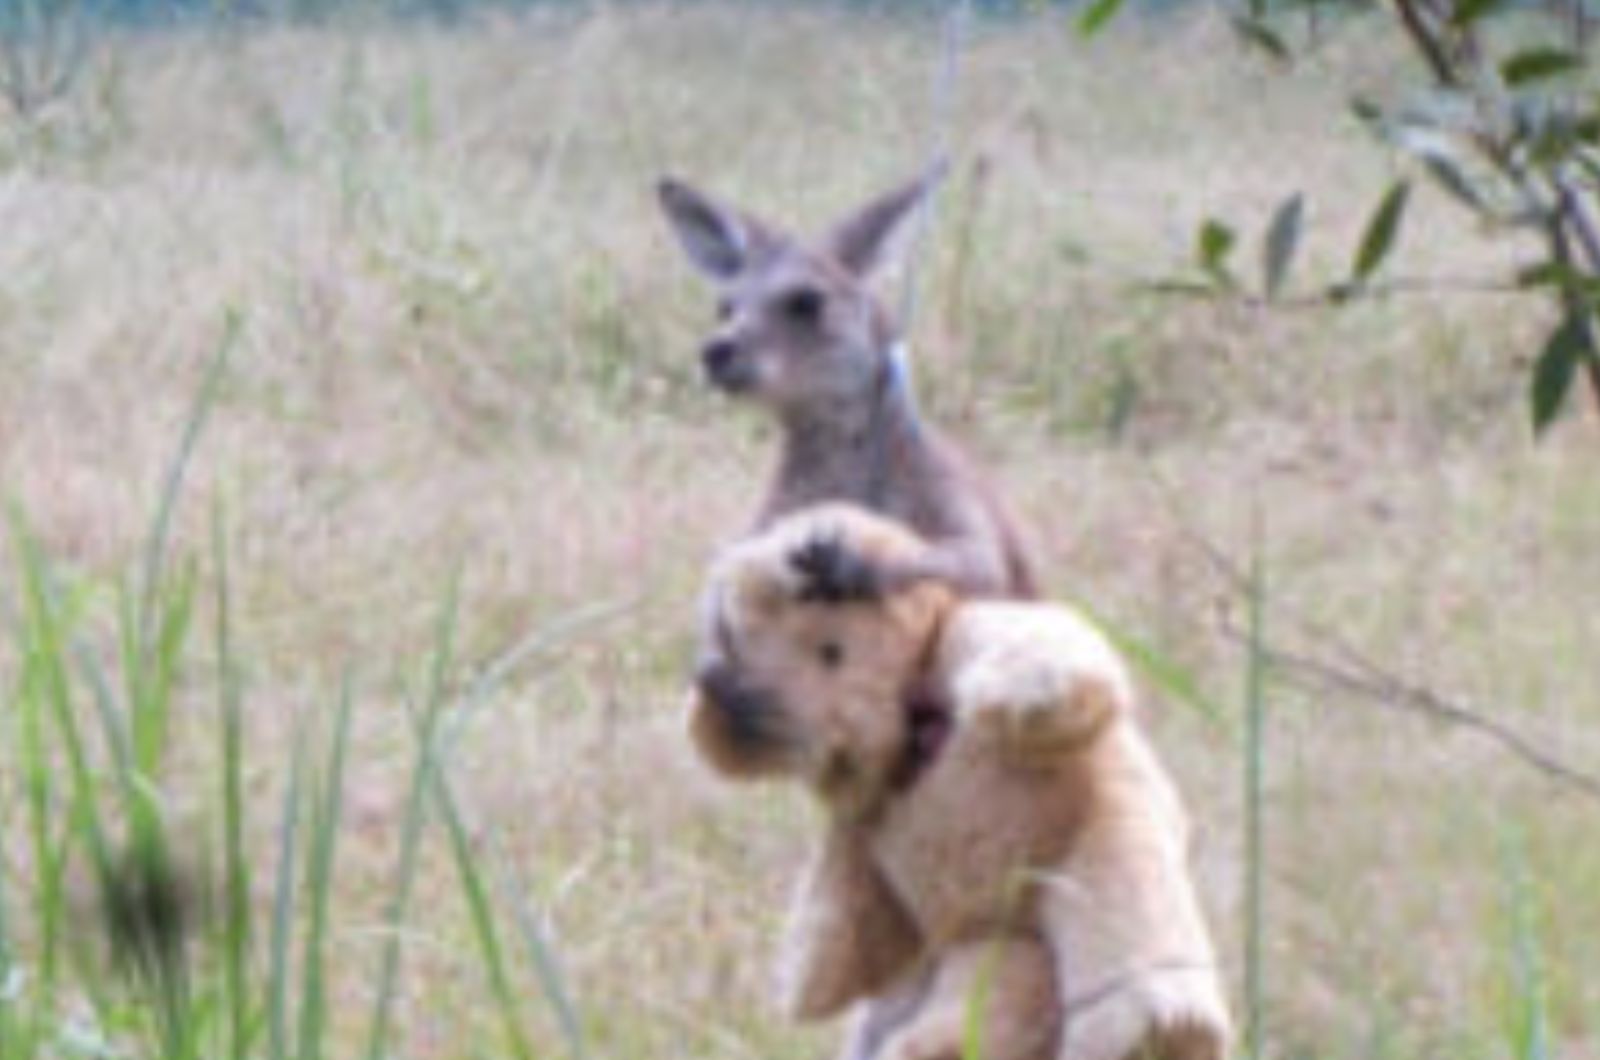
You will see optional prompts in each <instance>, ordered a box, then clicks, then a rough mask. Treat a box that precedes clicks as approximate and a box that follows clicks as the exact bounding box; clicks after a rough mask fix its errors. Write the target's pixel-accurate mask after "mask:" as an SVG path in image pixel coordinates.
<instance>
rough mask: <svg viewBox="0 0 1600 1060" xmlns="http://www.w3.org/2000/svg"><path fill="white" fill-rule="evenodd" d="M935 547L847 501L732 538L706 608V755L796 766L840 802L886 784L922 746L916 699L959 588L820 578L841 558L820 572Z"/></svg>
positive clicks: (702, 719)
mask: <svg viewBox="0 0 1600 1060" xmlns="http://www.w3.org/2000/svg"><path fill="white" fill-rule="evenodd" d="M924 548H926V546H925V545H924V544H923V542H922V541H921V539H919V538H917V537H916V536H915V535H914V534H912V533H911V532H910V531H908V530H905V529H903V528H901V527H899V526H898V525H897V524H894V523H891V522H888V521H887V520H884V519H881V518H878V517H876V516H873V515H870V514H868V513H866V512H864V511H862V510H860V509H857V508H854V507H850V506H846V505H836V504H830V505H824V506H821V507H817V508H811V509H807V510H805V511H804V512H800V513H797V514H795V515H792V516H790V517H788V518H786V519H784V520H781V521H779V522H778V523H776V524H775V525H773V526H772V527H771V528H770V529H768V530H767V531H766V532H764V533H762V534H761V535H759V536H757V537H754V538H751V539H749V540H746V541H742V542H740V543H738V544H735V545H734V546H732V547H731V548H730V549H729V550H728V552H727V553H726V554H724V555H723V556H722V557H721V558H720V560H719V561H718V562H717V563H716V564H715V566H714V567H713V570H712V573H711V576H710V579H709V583H708V585H707V588H706V592H705V596H704V598H703V600H702V606H701V623H700V641H701V662H700V665H699V667H698V673H697V675H696V682H695V694H694V697H693V702H692V704H691V709H690V719H689V724H690V732H691V735H692V737H693V739H694V741H695V744H696V746H697V747H698V748H699V750H700V752H701V754H702V755H704V757H705V758H706V759H707V760H708V761H709V762H710V763H711V764H712V765H713V766H715V767H716V768H718V769H720V770H721V771H723V772H725V773H728V774H730V775H733V776H762V775H786V776H791V777H794V778H796V779H799V780H801V781H803V782H805V783H808V784H809V785H811V786H812V787H813V788H814V789H815V790H816V791H817V792H818V793H819V794H820V795H821V796H822V798H823V799H824V801H826V802H828V803H829V804H830V805H832V806H834V807H836V808H849V807H850V806H853V805H854V806H863V805H867V804H870V803H871V802H872V801H873V800H874V799H875V798H877V797H879V796H880V795H881V794H882V793H883V792H885V791H886V790H887V789H888V788H889V787H890V786H891V785H892V783H893V781H894V777H895V774H896V772H897V770H898V769H900V768H901V766H902V763H903V761H904V759H905V757H906V755H907V754H908V753H909V752H910V751H911V750H912V747H911V744H912V742H913V741H914V738H915V732H914V728H915V723H916V718H915V710H914V707H913V701H914V699H915V696H916V691H917V687H918V685H919V682H920V681H921V679H922V678H923V677H924V675H925V674H926V673H927V672H928V668H929V667H930V665H931V664H932V661H933V656H934V653H935V650H936V646H937V642H938V638H939V635H940V630H941V627H942V624H943V622H944V619H945V617H946V615H947V614H948V613H949V612H950V610H951V609H952V608H953V607H954V605H955V597H954V595H953V594H952V593H951V591H950V590H949V589H948V588H946V587H944V586H943V585H941V584H938V583H936V582H932V581H928V582H922V583H917V584H912V585H907V586H900V587H897V588H895V589H894V590H893V591H892V592H888V591H884V592H878V591H871V590H868V591H864V592H855V593H845V594H843V595H842V596H841V594H839V593H837V592H835V591H833V590H831V589H827V588H823V589H821V590H819V588H818V579H817V573H818V570H819V568H821V569H831V570H832V571H833V574H831V575H826V576H824V577H823V579H822V581H823V582H825V583H830V584H833V585H837V584H838V583H839V578H838V577H836V576H835V575H837V574H838V571H839V569H840V568H841V567H842V568H850V567H863V566H864V567H865V568H867V569H870V568H871V567H872V566H874V565H877V564H887V563H893V562H896V561H899V560H903V559H906V558H907V557H908V556H912V555H915V554H916V553H917V552H918V551H919V550H922V549H924ZM845 580H847V581H848V580H849V578H848V577H846V579H845ZM870 581H871V579H870V576H869V577H867V578H866V579H865V582H867V583H870Z"/></svg>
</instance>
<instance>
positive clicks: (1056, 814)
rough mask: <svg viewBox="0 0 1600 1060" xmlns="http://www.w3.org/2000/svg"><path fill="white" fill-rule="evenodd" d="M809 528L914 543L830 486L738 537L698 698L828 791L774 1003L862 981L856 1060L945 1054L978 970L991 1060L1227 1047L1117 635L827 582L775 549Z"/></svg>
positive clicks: (752, 756) (857, 996)
mask: <svg viewBox="0 0 1600 1060" xmlns="http://www.w3.org/2000/svg"><path fill="white" fill-rule="evenodd" d="M819 534H821V535H826V536H827V537H828V538H829V539H830V540H835V541H837V542H840V543H842V544H843V545H846V546H848V547H849V548H851V549H853V550H855V551H856V552H858V553H859V554H860V555H861V556H864V557H865V558H866V559H867V560H868V561H874V560H878V559H888V560H892V561H896V562H899V561H903V560H904V559H905V558H906V556H907V554H908V553H913V552H914V551H915V550H916V549H917V548H919V547H921V546H920V543H919V542H918V540H917V539H916V538H915V537H914V536H912V535H911V534H909V532H907V531H904V530H902V529H900V528H898V527H896V526H893V525H892V524H888V523H886V522H884V521H883V520H881V519H877V518H875V517H872V516H869V515H866V514H865V513H863V512H860V511H858V510H856V509H850V508H843V507H839V506H829V507H826V508H821V509H815V510H813V511H811V512H808V513H803V514H801V515H798V516H795V517H793V518H791V519H790V520H787V521H785V522H784V523H780V524H779V525H778V526H777V527H775V528H774V529H773V530H772V531H770V532H769V533H768V534H767V535H764V536H763V537H762V538H758V539H756V540H754V541H751V542H746V543H742V544H740V545H738V546H735V547H734V549H733V550H732V551H731V552H730V554H729V556H728V557H727V558H726V559H725V560H724V561H723V563H722V564H721V565H720V566H719V568H718V571H717V572H716V573H715V574H714V575H713V580H712V590H711V592H710V593H709V594H708V607H707V630H706V640H707V643H708V645H709V650H708V656H709V657H711V658H713V659H714V660H715V662H714V663H713V665H712V668H711V669H708V670H707V671H706V672H705V673H704V674H703V675H702V680H701V689H700V695H699V697H698V699H697V701H696V703H695V706H694V708H693V711H692V713H691V729H692V732H693V733H694V735H695V738H696V741H697V743H698V744H699V746H700V748H701V750H702V752H703V753H704V754H705V755H706V757H707V758H708V759H709V760H710V761H712V762H713V763H714V764H717V765H719V767H721V768H723V769H724V770H725V771H727V772H730V773H736V774H739V775H752V774H761V773H768V774H780V775H791V776H795V777H797V778H799V779H802V780H803V781H805V782H806V783H807V784H808V785H809V786H810V787H811V788H812V789H813V791H815V792H816V793H817V795H818V797H819V798H820V799H821V801H822V803H823V805H824V807H825V808H826V810H827V812H828V822H827V828H826V831H825V835H824V839H823V842H822V844H821V845H820V847H819V850H818V853H817V855H816V856H815V857H814V859H813V862H812V865H811V867H810V870H809V872H808V874H807V875H806V877H805V879H804V880H803V882H802V884H801V886H800V888H799V890H798V891H797V893H796V896H795V899H794V902H793V905H792V907H791V916H790V927H789V931H788V936H787V938H786V940H785V944H784V954H783V958H784V959H783V969H784V979H785V982H786V993H787V994H788V1000H789V1004H790V1007H791V1008H792V1010H793V1011H795V1012H796V1013H797V1014H799V1015H802V1016H821V1015H828V1014H831V1013H833V1012H835V1011H838V1010H839V1009H840V1008H842V1007H844V1006H845V1005H848V1004H851V1003H855V1002H859V1001H862V1000H867V999H873V1000H874V1004H873V1005H872V1006H871V1007H870V1008H868V1009H867V1010H865V1011H866V1015H865V1016H864V1017H863V1018H862V1019H859V1020H858V1021H857V1025H856V1027H855V1029H854V1030H853V1032H852V1034H851V1037H850V1041H849V1043H848V1044H847V1046H846V1049H845V1052H844V1056H845V1057H846V1058H848V1060H959V1058H960V1057H961V1056H962V1055H964V1049H965V1039H966V1028H967V1026H968V1024H969V1022H970V1021H969V1020H968V1018H967V1014H968V1012H969V1007H970V998H971V996H972V995H973V994H974V992H975V991H976V992H978V993H979V994H980V995H982V996H985V997H987V999H988V1001H989V1004H987V1005H986V1006H985V1007H986V1013H985V1014H986V1020H985V1022H984V1024H983V1031H982V1038H983V1046H984V1053H983V1055H985V1056H988V1057H993V1058H996V1060H1050V1058H1057V1060H1131V1058H1134V1057H1147V1058H1149V1060H1217V1058H1220V1057H1221V1056H1222V1055H1223V1053H1224V1051H1225V1047H1226V1042H1227V1038H1228V1018H1227V1012H1226V1008H1225V1005H1224V1003H1223V1000H1222V992H1221V988H1220V984H1219V982H1218V977H1217V974H1216V969H1215V967H1214V960H1213V953H1212V947H1211V942H1210V939H1209V936H1208V934H1207V932H1206V929H1205V924H1204V921H1203V919H1202V917H1201V914H1200V911H1199V906H1198V902H1197V900H1196V897H1195V894H1194V891H1193V887H1192V884H1191V883H1190V880H1189V874H1188V866H1187V849H1188V842H1189V840H1188V824H1187V821H1186V818H1185V815H1184V812H1183V807H1182V803H1181V801H1180V799H1179V797H1178V794H1177V792H1176V790H1175V788H1174V787H1173V785H1172V783H1171V782H1170V780H1169V779H1168V777H1167V775H1166V773H1165V772H1164V770H1163V769H1162V768H1161V766H1160V763H1159V761H1158V760H1157V759H1156V757H1155V755H1154V753H1153V751H1152V750H1151V748H1150V745H1149V743H1148V741H1147V740H1146V739H1145V737H1144V735H1143V734H1142V732H1141V731H1140V729H1139V727H1138V724H1137V721H1136V720H1135V718H1134V717H1133V699H1132V693H1131V688H1130V683H1129V681H1128V678H1127V675H1126V673H1125V671H1124V668H1123V666H1122V663H1121V661H1120V659H1119V658H1118V656H1117V654H1116V653H1115V651H1114V650H1113V649H1112V648H1111V647H1110V645H1109V644H1107V643H1106V641H1105V639H1104V638H1103V637H1102V636H1101V635H1100V634H1099V633H1098V632H1097V631H1096V630H1094V628H1093V627H1092V626H1090V625H1089V624H1088V623H1087V622H1085V621H1084V620H1083V619H1081V618H1080V617H1079V616H1078V615H1077V614H1076V613H1075V612H1073V611H1071V610H1070V609H1067V608H1064V607H1056V606H1050V605H1043V604H1024V603H999V602H988V603H978V602H967V603H962V602H960V601H959V600H958V599H957V598H956V597H955V596H954V595H953V594H952V593H951V592H950V591H949V590H948V589H946V588H944V587H942V586H940V585H939V584H937V583H923V584H918V585H913V586H907V587H903V588H900V589H897V590H895V591H894V592H893V593H892V594H889V595H887V596H885V597H883V598H881V599H875V600H865V601H853V602H847V603H837V602H836V603H819V602H818V601H816V600H814V599H810V598H808V595H807V593H806V591H805V586H804V584H803V581H797V580H796V573H795V571H794V563H793V557H794V556H795V555H796V554H797V550H801V549H802V548H803V544H804V541H805V540H806V539H807V537H811V538H815V537H816V536H817V535H819ZM923 713H926V714H928V715H929V716H930V717H931V718H932V719H933V720H934V721H935V724H933V725H932V726H931V727H930V726H927V725H923V724H921V723H920V722H919V715H920V714H923ZM930 732H931V733H932V734H933V735H931V736H930V735H929V733H930Z"/></svg>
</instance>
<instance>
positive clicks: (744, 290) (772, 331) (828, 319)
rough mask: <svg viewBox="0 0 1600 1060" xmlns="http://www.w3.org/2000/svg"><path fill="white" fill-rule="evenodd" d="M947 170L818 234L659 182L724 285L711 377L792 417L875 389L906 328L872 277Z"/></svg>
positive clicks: (684, 233) (708, 269) (705, 354)
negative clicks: (804, 234) (809, 236)
mask: <svg viewBox="0 0 1600 1060" xmlns="http://www.w3.org/2000/svg"><path fill="white" fill-rule="evenodd" d="M943 174H944V166H943V165H942V164H941V165H939V166H936V167H934V168H933V169H931V170H929V171H928V172H927V173H924V174H923V175H921V176H919V177H918V178H917V179H916V180H913V181H911V182H909V183H907V184H904V185H902V186H900V187H897V188H894V189H892V190H891V191H888V192H886V193H884V194H883V195H880V196H878V197H877V198H875V199H873V200H872V201H870V202H868V203H867V204H865V205H864V206H862V207H860V208H859V209H857V210H856V211H854V212H853V213H851V214H850V215H848V216H847V217H845V218H844V219H843V220H842V221H840V222H839V223H838V224H836V225H834V226H833V227H832V228H830V229H828V230H827V231H826V232H825V233H824V234H823V235H822V236H821V237H820V238H818V239H815V240H803V239H800V238H797V237H794V236H791V235H789V234H787V233H786V232H784V231H783V230H781V229H779V228H777V227H776V226H773V225H770V224H767V223H765V222H763V221H759V220H757V219H756V218H754V217H752V216H750V215H749V214H747V213H745V212H743V211H740V210H735V209H732V208H730V207H728V206H725V205H724V204H722V203H720V202H718V201H717V200H715V199H713V198H711V197H710V196H708V195H706V194H704V193H702V192H699V191H696V190H695V189H693V188H691V187H689V186H688V185H686V184H683V183H681V182H679V181H676V180H671V179H667V180H663V181H661V183H660V184H659V186H658V189H657V190H658V193H659V195H660V198H661V205H662V208H663V209H664V210H665V211H666V214H667V219H668V220H669V221H670V222H671V224H672V228H673V230H674V232H675V233H676V234H677V237H678V241H679V242H680V243H681V244H682V245H683V249H684V252H685V253H687V254H688V256H689V260H690V261H691V262H692V263H693V264H694V265H695V267H696V268H697V269H698V270H699V271H700V272H701V273H702V274H703V275H704V276H705V277H706V278H707V279H709V280H710V281H711V282H712V283H713V284H714V285H715V286H716V289H717V296H718V297H717V324H716V327H715V328H714V329H713V330H712V332H711V334H710V336H709V337H708V338H707V339H706V341H705V344H704V345H703V346H702V347H701V351H700V355H701V359H702V361H703V362H704V366H705V371H706V377H707V378H708V379H709V380H710V382H711V383H712V384H713V385H714V386H716V387H718V388H720V389H722V390H724V391H727V392H728V393H731V394H737V395H741V396H744V397H748V398H751V399H753V400H755V401H758V402H760V403H762V404H764V405H766V406H768V407H769V408H771V409H772V410H773V411H774V412H776V413H777V414H778V415H779V416H780V417H783V418H809V417H811V416H813V415H818V414H824V415H825V414H827V413H829V412H830V411H832V410H836V409H844V408H851V407H854V406H856V405H859V403H860V402H861V401H862V400H864V399H865V398H867V397H869V396H870V395H872V394H873V393H874V391H875V388H876V386H877V382H878V380H879V379H880V378H881V377H882V373H883V370H884V365H885V359H886V358H887V357H888V356H889V353H890V349H891V347H892V346H893V345H894V343H895V341H896V334H895V324H894V322H893V320H892V318H891V316H890V314H889V313H888V312H887V310H885V308H884V307H883V305H882V304H881V303H880V302H879V301H878V299H877V298H876V297H875V296H874V295H873V293H872V291H871V289H870V283H871V281H872V279H873V277H874V275H875V274H876V273H877V272H878V271H880V270H881V269H882V268H883V267H884V266H885V265H886V264H887V263H889V262H890V261H892V260H894V258H895V257H896V255H897V253H898V251H899V250H900V248H901V246H902V245H903V244H904V243H905V241H906V236H907V235H908V234H909V232H910V230H911V229H912V227H913V224H912V222H913V221H914V219H915V218H916V216H917V213H918V209H919V207H921V205H922V204H923V202H924V200H925V199H926V198H927V196H928V194H929V192H931V191H932V190H933V188H934V187H936V186H937V184H938V182H939V180H940V179H941V178H942V176H943Z"/></svg>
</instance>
